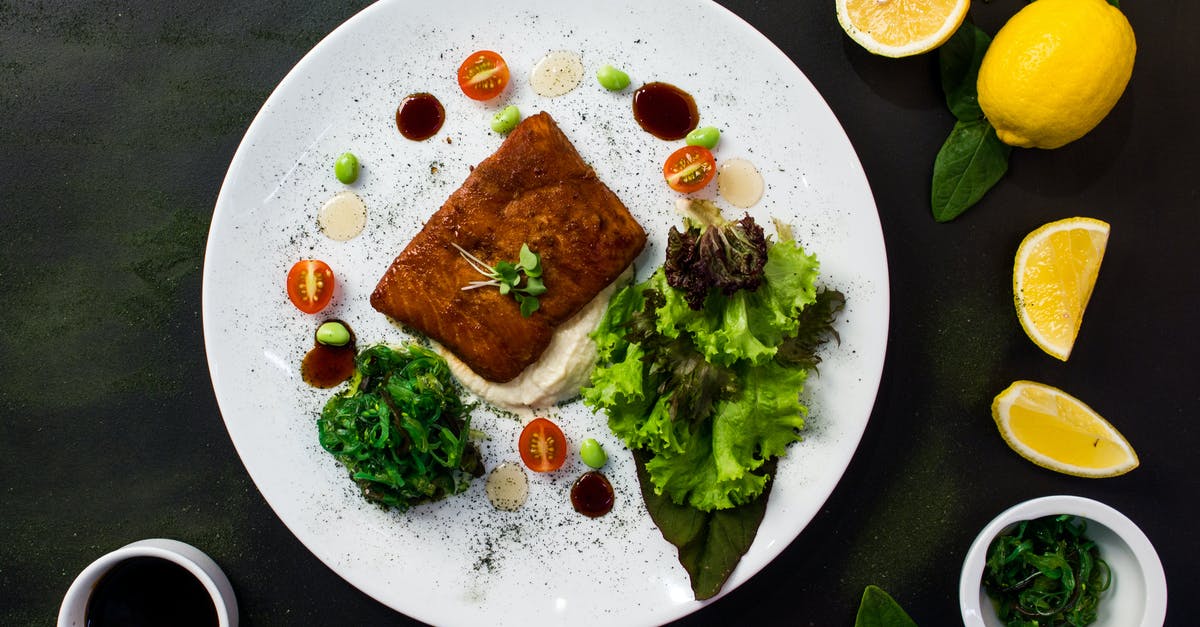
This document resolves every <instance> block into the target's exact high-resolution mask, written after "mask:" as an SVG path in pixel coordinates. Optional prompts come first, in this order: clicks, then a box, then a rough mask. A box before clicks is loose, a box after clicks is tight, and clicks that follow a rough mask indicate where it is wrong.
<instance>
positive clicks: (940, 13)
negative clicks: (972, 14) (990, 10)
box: [837, 0, 971, 57]
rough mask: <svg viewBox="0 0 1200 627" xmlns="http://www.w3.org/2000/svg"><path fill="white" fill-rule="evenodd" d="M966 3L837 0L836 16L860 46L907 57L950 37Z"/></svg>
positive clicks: (964, 13) (946, 0)
mask: <svg viewBox="0 0 1200 627" xmlns="http://www.w3.org/2000/svg"><path fill="white" fill-rule="evenodd" d="M970 6H971V1H970V0H837V16H838V21H839V22H841V24H842V29H843V30H845V31H846V34H847V35H849V36H850V38H851V39H853V40H854V41H856V42H858V44H859V45H860V46H862V47H863V48H866V49H867V50H869V51H871V52H872V53H874V54H878V55H882V56H885V57H907V56H911V55H914V54H921V53H922V52H928V51H930V50H933V49H934V48H937V47H938V46H940V45H942V44H943V43H945V42H946V40H947V39H950V36H951V35H953V34H954V31H956V30H958V26H959V25H960V24H962V21H963V18H964V17H966V16H967V9H968V8H969V7H970Z"/></svg>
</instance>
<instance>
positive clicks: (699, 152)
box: [663, 146, 717, 194]
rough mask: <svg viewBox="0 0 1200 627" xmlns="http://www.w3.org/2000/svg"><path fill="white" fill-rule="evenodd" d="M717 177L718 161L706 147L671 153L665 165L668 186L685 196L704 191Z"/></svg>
mask: <svg viewBox="0 0 1200 627" xmlns="http://www.w3.org/2000/svg"><path fill="white" fill-rule="evenodd" d="M716 175H717V160H716V159H714V158H713V155H712V153H711V152H709V151H708V149H707V148H705V147H704V146H684V147H683V148H680V149H679V150H676V151H675V152H673V153H671V156H670V157H667V162H666V164H664V165H663V178H665V179H667V185H670V186H671V189H673V190H675V191H677V192H683V193H684V194H690V193H692V192H695V191H699V190H701V189H703V188H704V186H705V185H708V183H709V181H711V180H713V177H714V176H716Z"/></svg>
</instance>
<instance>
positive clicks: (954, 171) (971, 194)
mask: <svg viewBox="0 0 1200 627" xmlns="http://www.w3.org/2000/svg"><path fill="white" fill-rule="evenodd" d="M1011 153H1012V146H1009V145H1008V144H1005V143H1004V142H1002V141H1000V138H998V137H996V129H994V128H992V125H991V123H989V122H988V121H987V120H974V121H971V122H963V121H961V120H960V121H958V122H956V123H955V124H954V130H952V131H950V136H949V137H947V138H946V143H944V144H942V149H941V150H940V151H938V155H937V159H936V160H935V161H934V162H933V192H932V194H931V197H930V205H931V207H932V208H933V217H934V219H935V220H937V221H938V222H949V221H950V220H953V219H954V218H957V217H958V216H960V215H962V213H963V212H964V211H966V210H967V209H969V208H970V207H971V206H972V205H974V204H975V203H976V202H978V201H979V199H980V198H983V195H984V194H985V193H986V192H987V191H988V190H989V189H991V188H992V186H993V185H995V184H996V182H997V181H999V180H1000V179H1001V177H1003V176H1004V173H1005V172H1007V171H1008V157H1009V155H1010V154H1011Z"/></svg>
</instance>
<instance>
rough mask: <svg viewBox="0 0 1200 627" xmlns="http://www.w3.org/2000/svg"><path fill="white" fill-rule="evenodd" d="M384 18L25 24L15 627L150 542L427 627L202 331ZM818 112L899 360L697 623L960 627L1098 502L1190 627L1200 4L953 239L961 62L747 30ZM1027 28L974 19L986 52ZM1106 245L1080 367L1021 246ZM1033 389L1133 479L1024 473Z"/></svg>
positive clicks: (4, 194) (59, 3)
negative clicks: (1039, 528) (1109, 100)
mask: <svg viewBox="0 0 1200 627" xmlns="http://www.w3.org/2000/svg"><path fill="white" fill-rule="evenodd" d="M362 4H363V3H361V2H339V3H332V2H329V3H326V2H303V1H298V0H264V1H262V2H241V1H239V2H223V1H219V0H201V1H199V2H164V1H161V0H160V1H150V0H144V1H134V2H128V1H117V0H70V1H63V0H0V238H2V241H0V320H2V322H0V482H2V485H3V488H2V490H0V624H3V625H46V624H51V623H52V622H53V621H54V619H55V616H56V614H57V611H58V605H59V603H60V601H61V599H62V596H63V594H64V593H65V591H66V589H67V586H68V585H69V584H70V582H71V580H72V579H73V578H74V577H75V575H76V574H77V573H78V572H79V571H80V570H81V569H82V568H83V567H85V566H86V565H87V564H88V563H89V562H90V561H91V560H93V559H95V558H96V557H98V556H99V555H101V554H102V553H105V552H108V551H110V550H113V549H115V548H117V547H119V546H122V545H123V544H125V543H127V542H130V541H133V540H137V539H140V538H146V537H171V538H176V539H179V540H183V541H186V542H190V543H192V544H195V545H196V546H198V547H200V548H202V549H203V550H205V551H207V552H208V553H209V554H210V555H211V556H212V557H213V558H215V559H216V560H217V562H219V563H220V564H221V566H222V567H223V568H224V569H225V571H226V572H227V573H228V575H229V577H230V579H231V580H232V582H233V585H234V587H235V589H236V592H237V595H238V599H239V602H240V607H241V614H242V618H243V624H246V625H389V624H409V623H411V622H412V621H411V619H409V618H407V617H405V616H403V615H401V614H398V613H396V612H394V611H393V610H391V609H389V608H388V607H386V606H384V605H382V604H381V603H379V602H377V601H375V600H374V599H372V598H370V597H369V596H367V595H365V594H363V593H362V592H360V591H358V590H357V589H356V588H354V587H353V586H351V585H350V584H348V583H346V582H345V581H344V580H342V579H341V578H340V577H339V576H338V575H336V574H335V573H334V572H333V571H331V570H330V569H328V568H327V567H326V566H324V565H323V564H322V563H321V562H320V561H318V560H317V559H316V558H315V557H314V556H313V555H312V554H311V553H310V552H309V551H308V550H307V549H306V548H305V547H304V546H303V545H302V544H301V543H300V542H299V541H298V540H297V539H296V538H295V537H294V536H293V535H292V534H291V533H290V532H289V531H288V530H287V529H286V528H285V527H284V525H283V524H282V523H281V522H280V521H279V519H278V518H277V517H276V516H275V514H274V513H273V512H272V510H271V509H270V507H268V505H267V503H266V502H265V501H264V500H263V498H262V496H261V495H260V493H259V492H258V490H257V489H256V488H255V486H254V484H253V482H252V481H251V479H250V477H249V476H248V474H247V473H246V470H245V468H244V467H243V466H242V463H241V462H240V460H239V459H238V456H237V454H236V453H235V451H234V447H233V445H232V443H231V441H230V438H229V436H228V434H227V432H226V430H225V426H224V423H223V421H222V419H221V415H220V412H219V410H218V407H217V403H216V400H215V398H214V395H213V390H212V387H211V383H210V380H209V375H208V367H207V364H206V361H205V352H204V343H203V329H202V324H201V314H200V290H201V274H200V270H201V267H202V264H203V261H204V259H203V255H204V246H205V241H206V237H207V233H208V226H209V222H210V219H211V216H212V213H213V207H214V203H215V201H216V198H217V193H218V191H219V189H220V186H221V182H222V179H223V177H224V175H225V171H226V169H227V167H228V166H229V163H230V159H231V158H232V156H233V153H234V150H235V149H236V148H237V146H238V143H239V141H240V140H241V138H242V136H243V134H244V133H245V131H246V128H247V126H248V125H249V124H250V121H251V120H252V119H253V117H254V115H255V113H256V112H257V111H258V110H259V108H260V107H261V106H262V104H263V102H264V101H265V100H266V98H267V97H268V95H269V94H270V93H271V91H272V89H273V88H274V87H275V86H276V85H277V84H278V83H279V81H280V80H281V79H282V78H283V76H284V75H285V74H286V73H287V71H288V70H289V69H290V68H291V67H292V66H293V65H294V64H295V63H296V62H297V61H298V60H299V59H300V58H301V57H302V56H303V55H304V54H305V53H306V52H307V51H308V50H309V49H310V48H311V47H312V46H313V45H314V44H316V43H317V42H318V41H319V40H320V39H321V38H322V37H323V36H325V35H326V34H328V33H329V32H330V31H332V30H333V29H334V28H336V27H337V26H338V25H339V24H341V23H342V22H343V21H345V20H346V19H348V18H349V17H350V16H352V15H353V14H355V13H356V12H357V11H358V10H360V9H361V8H362ZM722 4H724V5H726V6H727V7H728V8H729V9H730V10H732V11H733V12H735V13H736V14H738V15H739V16H741V17H742V18H743V19H745V20H746V21H748V22H749V23H750V24H752V25H754V26H755V27H756V28H758V29H759V30H760V31H762V32H763V33H764V34H765V35H766V36H767V37H768V38H770V39H771V41H773V42H774V43H775V44H776V45H778V46H779V47H780V48H781V49H782V50H783V51H784V52H785V53H786V54H787V55H788V56H789V57H790V58H791V59H792V60H793V61H794V62H795V63H796V65H797V66H799V67H800V69H801V70H803V72H804V73H805V74H806V75H807V76H808V77H809V79H810V80H811V81H812V82H813V83H814V84H815V86H816V87H817V89H818V90H819V91H820V92H821V94H822V95H823V96H824V98H825V99H826V101H827V102H828V103H829V106H830V107H831V108H832V110H833V111H834V113H835V114H836V115H837V117H838V119H839V120H840V121H841V123H842V125H843V126H844V127H845V130H846V133H847V134H848V136H849V138H850V140H851V142H852V143H853V145H854V147H855V149H856V150H857V152H858V154H859V157H860V159H861V161H862V165H863V168H864V169H865V171H866V175H867V178H868V179H869V181H870V184H871V188H872V191H873V193H874V196H875V199H876V203H877V205H878V210H879V216H880V219H881V222H882V226H883V233H884V237H885V240H886V245H887V253H888V259H889V270H890V274H891V281H892V283H891V303H892V313H891V321H890V339H889V344H888V348H887V359H886V365H885V370H884V373H883V380H882V384H881V386H880V389H879V394H878V398H877V400H876V402H875V407H874V412H873V414H872V416H871V419H870V423H869V425H868V427H867V430H866V433H865V435H864V438H863V440H862V443H861V445H860V447H859V449H858V451H857V453H856V454H855V456H854V459H853V461H852V462H851V464H850V467H849V470H848V472H847V473H846V474H845V476H844V478H843V479H842V481H841V483H840V484H839V486H838V488H837V489H836V491H835V492H834V493H833V495H832V496H831V498H830V499H829V500H828V501H827V502H826V504H825V505H824V507H822V508H821V510H820V513H819V514H818V515H817V517H816V518H815V519H814V520H813V521H812V523H811V524H810V525H809V527H808V528H807V529H806V530H805V531H804V532H803V533H802V534H801V535H800V536H799V537H798V538H797V539H796V540H795V541H794V542H793V543H792V544H791V545H790V546H788V547H787V548H786V549H785V550H784V551H783V553H782V554H781V555H780V556H779V557H778V558H777V559H776V560H774V561H773V562H772V563H771V564H770V565H768V566H767V567H766V568H765V569H763V570H762V571H761V572H760V573H759V574H758V575H757V576H755V577H753V578H752V579H751V580H750V581H749V582H747V583H746V584H744V585H742V586H741V587H739V588H738V589H737V590H735V591H733V592H732V593H731V594H728V595H726V596H725V597H724V598H722V599H720V600H718V601H717V602H715V603H712V604H710V605H709V606H707V607H705V608H703V609H702V610H701V611H699V612H697V613H695V614H693V615H691V616H689V617H687V618H685V619H683V620H682V621H680V622H681V624H686V625H709V624H712V625H718V624H720V625H725V624H790V625H822V626H827V625H849V624H852V623H853V620H854V615H855V611H856V608H857V606H858V601H859V597H860V595H861V594H862V591H863V588H864V586H866V585H868V584H877V585H879V586H881V587H883V588H884V589H886V590H888V591H889V592H890V593H891V594H892V595H894V596H895V598H896V599H897V600H898V601H899V602H900V603H901V604H902V605H903V606H904V607H905V608H906V609H907V610H908V611H909V613H910V614H911V615H912V616H913V618H914V619H916V621H917V622H918V623H919V624H921V625H953V624H957V623H959V622H960V620H959V618H958V599H957V588H958V576H959V570H960V566H961V563H962V560H963V557H964V555H965V553H966V550H967V548H968V546H969V545H970V543H971V540H972V539H973V537H974V536H975V534H976V533H977V531H978V530H979V529H980V528H981V527H983V526H984V525H985V524H986V523H987V522H988V521H989V520H990V519H991V518H992V517H993V516H995V515H996V514H998V513H999V512H1000V511H1002V510H1003V509H1005V508H1007V507H1008V506H1010V505H1013V504H1015V503H1017V502H1019V501H1022V500H1025V499H1029V498H1033V497H1037V496H1042V495H1047V494H1058V493H1066V494H1076V495H1081V496H1087V497H1091V498H1095V499H1098V500H1100V501H1103V502H1105V503H1108V504H1109V505H1112V506H1114V507H1115V508H1117V509H1118V510H1120V511H1122V512H1123V513H1125V514H1126V515H1128V516H1129V517H1130V518H1132V519H1133V520H1134V521H1135V522H1137V523H1138V524H1139V525H1140V526H1141V528H1142V529H1143V530H1144V531H1145V532H1146V534H1147V535H1148V536H1149V538H1150V540H1151V541H1152V542H1153V543H1154V544H1155V546H1156V547H1157V549H1158V552H1159V554H1160V555H1161V557H1162V561H1163V565H1164V567H1165V570H1166V575H1167V581H1168V586H1169V588H1170V594H1171V597H1170V609H1169V612H1168V621H1167V622H1168V624H1172V625H1187V624H1195V622H1194V621H1196V620H1197V619H1196V616H1197V612H1196V610H1194V609H1193V608H1191V606H1190V600H1189V598H1188V597H1189V595H1190V593H1191V592H1192V591H1193V590H1195V589H1197V588H1200V569H1198V568H1197V567H1196V564H1197V562H1198V561H1200V541H1198V540H1197V536H1196V535H1195V529H1194V526H1195V525H1196V523H1197V520H1196V518H1197V511H1198V509H1200V508H1197V505H1196V502H1197V497H1198V494H1200V472H1198V470H1200V466H1198V462H1197V460H1198V459H1200V457H1198V455H1197V451H1198V450H1200V429H1198V427H1197V424H1198V418H1200V384H1198V377H1197V375H1198V374H1200V368H1198V367H1197V363H1198V361H1197V360H1198V359H1200V341H1198V340H1200V333H1198V332H1197V319H1198V314H1200V278H1198V277H1200V272H1198V270H1197V267H1196V266H1197V264H1196V261H1195V260H1196V257H1193V256H1192V255H1193V253H1196V252H1197V250H1198V249H1200V247H1198V246H1197V241H1198V240H1200V214H1198V210H1200V176H1198V175H1197V168H1198V167H1200V121H1198V120H1200V116H1197V115H1196V113H1197V102H1200V80H1198V79H1200V37H1197V36H1196V33H1195V30H1196V27H1197V25H1200V4H1197V3H1194V2H1187V1H1183V0H1165V1H1159V2H1145V1H1139V0H1125V2H1122V4H1123V5H1124V10H1125V12H1126V13H1127V14H1128V16H1129V19H1130V22H1131V23H1132V24H1133V27H1134V30H1135V32H1136V33H1137V40H1138V52H1137V62H1136V66H1135V69H1134V73H1133V79H1132V81H1131V82H1130V84H1129V87H1128V90H1127V91H1126V93H1125V94H1124V96H1123V97H1122V99H1121V100H1120V102H1119V103H1118V104H1117V106H1116V108H1115V109H1114V110H1113V111H1112V113H1111V114H1110V115H1109V116H1108V118H1107V119H1105V120H1104V122H1103V123H1102V124H1101V125H1100V126H1099V127H1098V128H1096V129H1095V130H1094V131H1093V132H1092V133H1090V134H1089V135H1087V136H1086V137H1085V138H1083V139H1082V140H1080V141H1077V142H1075V143H1072V144H1070V145H1068V146H1066V147H1064V148H1061V149H1058V150H1053V151H1043V150H1016V151H1014V153H1013V155H1012V158H1011V168H1010V170H1009V172H1008V174H1007V176H1006V177H1005V178H1004V179H1003V180H1002V181H1001V182H1000V183H999V184H998V185H997V186H996V188H994V189H993V190H992V191H991V192H990V193H989V194H988V195H987V196H986V197H985V198H984V199H983V200H982V202H980V204H979V205H978V206H976V207H974V208H973V209H971V210H970V211H969V212H967V213H966V214H965V215H963V216H962V217H960V218H959V219H957V220H955V221H953V222H951V223H946V224H939V223H937V222H935V221H934V220H933V219H932V217H931V215H930V210H929V195H930V186H931V184H930V175H931V169H932V163H933V159H934V156H935V155H936V154H937V152H938V149H939V148H940V146H941V145H942V142H943V140H944V139H945V138H946V136H947V134H948V132H949V130H950V128H951V127H952V125H953V118H952V116H951V114H950V113H949V112H948V110H947V108H946V105H945V103H944V101H943V98H942V92H941V87H940V82H939V81H940V79H939V72H938V60H937V55H936V54H925V55H920V56H916V57H910V58H906V59H900V60H894V59H886V58H882V57H877V56H873V55H871V54H869V53H867V52H866V51H865V50H864V49H862V48H861V47H859V46H858V45H857V44H855V43H854V42H852V41H851V40H850V39H849V38H848V37H847V36H846V35H845V34H844V33H843V31H842V29H841V27H840V26H839V25H838V22H837V19H836V16H835V11H834V0H820V1H809V0H805V1H803V2H790V1H784V0H728V1H726V2H723V3H722ZM1024 5H1025V2H1023V1H1022V0H993V1H992V2H976V3H975V5H974V6H973V7H972V8H971V13H970V16H971V18H972V19H973V20H974V21H975V22H976V23H977V24H979V25H980V26H981V27H982V28H983V29H984V30H986V31H988V32H989V33H994V32H995V31H996V30H997V29H998V28H999V27H1000V25H1001V24H1002V23H1003V22H1004V21H1005V20H1006V19H1007V18H1008V17H1009V16H1010V15H1012V14H1013V13H1014V12H1016V11H1017V10H1018V9H1019V8H1021V7H1022V6H1024ZM1073 215H1086V216H1091V217H1095V218H1099V219H1103V220H1106V221H1108V222H1109V223H1111V225H1112V236H1111V239H1110V241H1109V248H1108V252H1107V255H1106V257H1105V259H1104V265H1103V268H1102V270H1101V274H1100V279H1099V281H1098V283H1097V285H1096V288H1095V292H1094V294H1093V296H1092V300H1091V304H1090V305H1089V307H1088V310H1087V315H1086V317H1085V320H1084V324H1083V328H1082V331H1081V334H1080V337H1079V341H1078V343H1077V345H1076V349H1075V352H1074V354H1073V355H1072V356H1071V359H1070V361H1069V362H1068V363H1062V362H1059V361H1057V360H1054V359H1052V358H1050V357H1048V356H1047V355H1045V354H1044V353H1042V352H1041V351H1040V350H1039V349H1038V348H1037V347H1036V346H1034V345H1033V344H1032V343H1031V342H1030V341H1029V340H1028V339H1027V338H1026V337H1025V335H1024V333H1023V331H1022V330H1021V327H1020V326H1019V324H1018V322H1017V319H1016V317H1015V315H1014V313H1013V306H1012V293H1011V267H1012V260H1013V253H1014V251H1015V250H1016V247H1017V244H1018V243H1019V242H1020V241H1021V238H1022V237H1023V236H1024V235H1025V234H1026V233H1028V232H1029V231H1031V230H1032V229H1034V228H1035V227H1037V226H1039V225H1041V224H1043V223H1045V222H1049V221H1051V220H1053V219H1057V218H1063V217H1068V216H1073ZM1016 379H1032V380H1036V381H1043V382H1045V383H1048V384H1051V385H1055V386H1057V387H1060V388H1063V389H1065V390H1068V391H1070V392H1072V393H1073V394H1075V395H1076V396H1078V397H1080V398H1082V399H1084V400H1085V401H1086V402H1088V403H1089V404H1090V405H1091V406H1092V407H1094V408H1096V409H1097V410H1098V411H1100V413H1101V414H1103V415H1104V416H1106V417H1107V418H1108V419H1109V420H1110V421H1111V422H1113V423H1114V424H1115V425H1116V426H1117V427H1118V428H1119V429H1120V430H1121V431H1122V432H1123V433H1124V434H1125V436H1127V438H1128V439H1129V440H1130V442H1131V443H1132V444H1133V445H1134V447H1135V448H1136V450H1137V452H1138V453H1139V455H1140V458H1141V462H1142V463H1141V466H1140V467H1139V468H1137V469H1136V470H1134V471H1133V472H1131V473H1129V474H1127V475H1124V476H1121V477H1117V478H1111V479H1102V480H1089V479H1081V478H1076V477H1071V476H1066V475H1060V474H1056V473H1053V472H1050V471H1047V470H1043V469H1041V468H1039V467H1036V466H1034V465H1032V464H1030V463H1028V462H1026V461H1025V460H1023V459H1021V458H1020V457H1018V456H1017V455H1016V454H1014V453H1013V452H1012V451H1011V450H1010V449H1009V448H1008V447H1007V446H1006V445H1005V444H1004V442H1003V441H1002V440H1001V438H1000V437H999V435H998V434H997V432H996V428H995V426H994V424H993V422H992V419H991V416H990V412H989V407H990V404H991V401H992V398H993V396H994V395H995V394H996V393H997V392H999V391H1000V390H1002V389H1004V388H1005V387H1006V386H1008V384H1009V383H1011V382H1012V381H1014V380H1016Z"/></svg>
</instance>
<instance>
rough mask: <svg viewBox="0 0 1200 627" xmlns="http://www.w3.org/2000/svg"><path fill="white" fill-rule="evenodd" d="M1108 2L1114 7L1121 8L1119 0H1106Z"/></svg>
mask: <svg viewBox="0 0 1200 627" xmlns="http://www.w3.org/2000/svg"><path fill="white" fill-rule="evenodd" d="M1108 3H1109V4H1111V5H1113V6H1114V7H1117V8H1118V9H1119V8H1121V3H1120V1H1119V0H1108Z"/></svg>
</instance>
